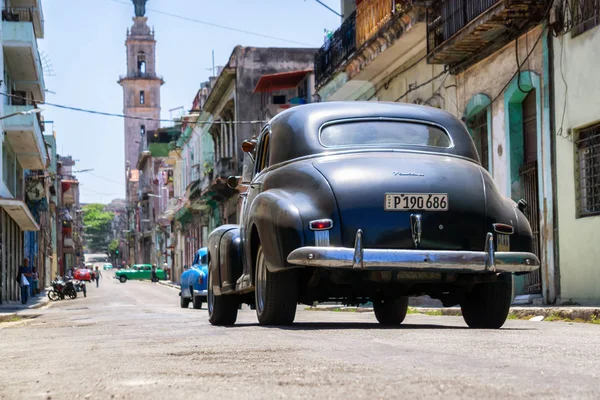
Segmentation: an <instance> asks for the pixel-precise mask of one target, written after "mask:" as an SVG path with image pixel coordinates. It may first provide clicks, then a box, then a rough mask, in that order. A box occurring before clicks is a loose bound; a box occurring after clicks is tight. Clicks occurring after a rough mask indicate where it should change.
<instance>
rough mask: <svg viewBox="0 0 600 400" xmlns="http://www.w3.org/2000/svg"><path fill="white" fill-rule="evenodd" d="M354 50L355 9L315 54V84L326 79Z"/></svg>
mask: <svg viewBox="0 0 600 400" xmlns="http://www.w3.org/2000/svg"><path fill="white" fill-rule="evenodd" d="M355 50H356V11H355V12H353V13H352V14H351V15H350V16H349V17H348V18H346V20H345V21H344V23H343V24H342V26H341V27H340V28H339V29H338V30H337V31H335V32H334V33H333V36H332V38H331V39H330V41H329V42H328V43H326V44H325V45H324V46H323V47H321V48H320V49H319V50H318V51H317V54H316V55H315V80H316V82H317V86H318V85H320V84H321V83H323V82H324V81H325V80H327V79H328V78H329V77H330V76H331V75H332V74H333V73H334V72H335V71H336V70H337V69H338V67H340V66H341V65H342V64H343V63H344V62H345V61H346V60H348V58H350V56H351V55H352V54H353V53H354V51H355Z"/></svg>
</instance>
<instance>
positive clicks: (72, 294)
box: [65, 289, 77, 300]
mask: <svg viewBox="0 0 600 400" xmlns="http://www.w3.org/2000/svg"><path fill="white" fill-rule="evenodd" d="M65 294H66V295H67V296H69V298H70V299H71V300H75V299H76V298H77V292H76V291H75V290H73V289H71V290H69V291H68V292H67V293H65Z"/></svg>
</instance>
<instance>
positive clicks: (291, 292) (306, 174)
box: [208, 102, 539, 328]
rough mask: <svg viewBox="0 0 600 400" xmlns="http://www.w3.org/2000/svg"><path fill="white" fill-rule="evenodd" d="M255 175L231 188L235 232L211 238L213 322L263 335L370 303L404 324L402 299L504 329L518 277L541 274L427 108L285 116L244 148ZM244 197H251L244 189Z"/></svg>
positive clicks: (335, 107)
mask: <svg viewBox="0 0 600 400" xmlns="http://www.w3.org/2000/svg"><path fill="white" fill-rule="evenodd" d="M243 149H244V151H246V152H247V153H248V154H249V155H250V158H251V159H252V162H253V170H252V171H251V174H250V173H246V174H245V176H244V177H241V182H240V183H239V185H238V182H239V178H240V177H232V178H230V179H229V185H230V187H236V186H237V188H238V190H239V191H240V192H241V194H240V196H242V197H243V205H242V209H241V212H240V221H241V222H240V225H224V226H221V227H219V228H217V229H216V230H214V231H213V232H212V233H211V234H210V237H209V246H208V248H209V277H208V281H209V282H208V309H209V318H210V322H211V323H212V324H214V325H230V324H233V323H235V320H236V318H237V311H238V307H239V306H240V304H242V303H245V304H249V305H251V306H254V307H255V308H256V313H257V315H258V320H259V322H260V323H261V324H265V325H280V324H290V323H292V322H293V321H294V318H295V313H296V308H297V304H298V303H303V304H309V305H310V304H314V302H323V301H332V300H334V301H340V302H344V303H345V304H364V303H367V302H372V303H373V307H374V310H375V316H376V318H377V320H378V321H379V322H380V323H382V324H387V325H396V324H400V323H401V322H402V321H403V320H404V318H405V316H406V312H407V307H408V297H409V296H415V295H422V294H427V295H429V296H431V297H433V298H436V299H440V300H441V301H442V302H443V304H444V305H445V306H452V305H456V304H460V306H461V309H462V314H463V316H464V319H465V321H466V323H467V324H468V325H469V326H470V327H472V328H500V327H501V326H502V325H503V324H504V322H505V320H506V317H507V314H508V310H509V306H510V304H511V301H512V273H517V274H522V273H527V272H530V271H533V270H536V269H537V268H539V260H538V258H537V257H536V256H535V255H534V254H532V233H531V228H530V226H529V223H528V221H527V219H526V218H525V215H524V214H523V212H522V211H523V209H524V207H526V204H525V202H523V201H520V202H519V203H518V204H517V203H515V202H514V201H513V200H511V199H508V198H506V197H504V196H503V195H502V194H500V192H499V191H498V189H497V188H496V186H495V185H494V182H493V180H492V177H491V176H490V175H489V173H488V172H487V171H486V170H485V169H484V168H482V166H481V164H480V161H479V157H478V155H477V151H476V148H475V146H474V144H473V141H472V140H471V137H470V135H469V132H468V131H467V129H466V128H465V126H464V124H463V123H462V122H461V121H460V120H458V119H457V118H455V117H454V116H452V115H451V114H448V113H446V112H444V111H440V110H437V109H434V108H430V107H421V106H414V105H405V104H397V103H377V102H341V103H336V102H331V103H318V104H310V105H304V106H298V107H295V108H292V109H290V110H287V111H285V112H283V113H281V114H279V115H277V116H276V117H275V118H273V119H272V120H271V121H270V122H269V124H268V125H267V126H266V127H265V128H264V129H263V131H262V133H261V134H260V136H259V137H258V140H251V141H246V142H244V144H243ZM244 189H245V190H244Z"/></svg>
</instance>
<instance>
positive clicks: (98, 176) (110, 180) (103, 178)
mask: <svg viewBox="0 0 600 400" xmlns="http://www.w3.org/2000/svg"><path fill="white" fill-rule="evenodd" d="M88 173H89V174H90V175H92V176H95V177H96V178H100V179H102V180H105V181H107V182H111V183H116V184H118V185H123V186H125V183H123V182H118V181H114V180H112V179H108V178H105V177H103V176H100V175H98V174H94V173H93V172H88Z"/></svg>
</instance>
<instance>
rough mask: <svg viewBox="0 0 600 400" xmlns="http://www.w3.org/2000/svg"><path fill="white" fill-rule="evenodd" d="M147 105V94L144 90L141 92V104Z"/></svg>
mask: <svg viewBox="0 0 600 400" xmlns="http://www.w3.org/2000/svg"><path fill="white" fill-rule="evenodd" d="M145 103H146V93H144V91H143V90H140V104H145Z"/></svg>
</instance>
